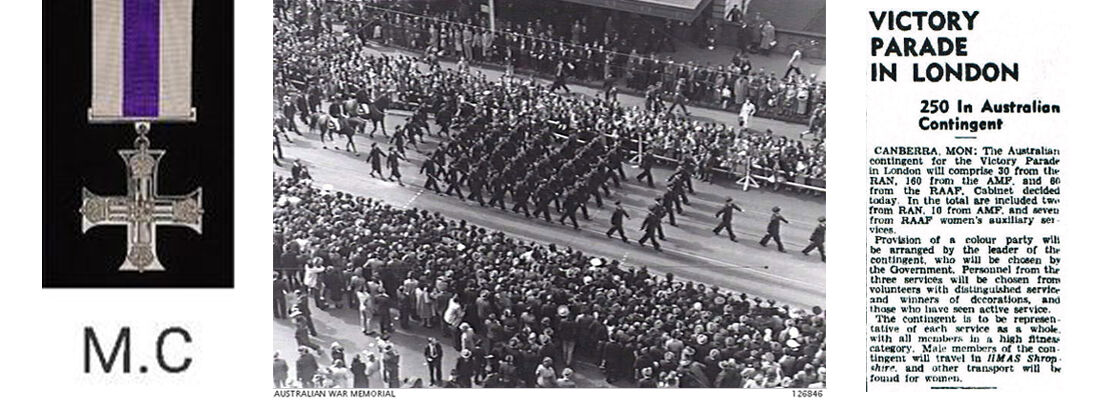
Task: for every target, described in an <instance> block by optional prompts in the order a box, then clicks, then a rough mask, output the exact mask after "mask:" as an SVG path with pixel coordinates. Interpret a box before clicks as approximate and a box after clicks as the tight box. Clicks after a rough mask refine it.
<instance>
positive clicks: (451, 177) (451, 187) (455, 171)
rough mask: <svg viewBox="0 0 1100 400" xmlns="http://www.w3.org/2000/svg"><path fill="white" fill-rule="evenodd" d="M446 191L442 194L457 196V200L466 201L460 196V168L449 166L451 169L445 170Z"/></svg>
mask: <svg viewBox="0 0 1100 400" xmlns="http://www.w3.org/2000/svg"><path fill="white" fill-rule="evenodd" d="M446 175H447V190H446V191H444V192H443V193H444V194H446V195H448V196H450V195H451V192H455V193H456V194H458V199H459V200H462V201H466V199H465V197H464V196H463V195H462V168H460V167H459V166H458V165H451V168H448V169H447V174H446Z"/></svg>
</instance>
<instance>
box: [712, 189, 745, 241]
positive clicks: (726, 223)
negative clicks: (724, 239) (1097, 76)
mask: <svg viewBox="0 0 1100 400" xmlns="http://www.w3.org/2000/svg"><path fill="white" fill-rule="evenodd" d="M733 210H737V211H738V212H744V211H742V210H741V207H738V206H737V204H734V203H733V198H730V197H727V198H726V204H724V205H722V209H720V210H718V212H717V213H715V214H714V216H715V217H718V226H716V227H714V230H713V232H714V234H715V235H717V234H720V233H721V232H722V230H723V229H725V230H726V233H729V235H730V240H732V241H734V242H736V241H737V235H734V234H733Z"/></svg>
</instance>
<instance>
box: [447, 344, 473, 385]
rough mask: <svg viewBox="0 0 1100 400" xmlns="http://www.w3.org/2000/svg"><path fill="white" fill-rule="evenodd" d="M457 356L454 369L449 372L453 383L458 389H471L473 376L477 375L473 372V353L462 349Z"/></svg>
mask: <svg viewBox="0 0 1100 400" xmlns="http://www.w3.org/2000/svg"><path fill="white" fill-rule="evenodd" d="M459 355H460V357H459V358H458V361H455V368H454V370H452V372H451V373H452V374H453V375H454V382H455V384H456V385H458V387H464V388H468V387H473V379H474V375H475V374H476V373H477V372H476V371H474V368H475V365H474V360H473V355H474V353H473V351H471V350H469V349H463V350H462V352H461V353H459Z"/></svg>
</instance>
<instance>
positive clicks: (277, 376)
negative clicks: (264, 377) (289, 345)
mask: <svg viewBox="0 0 1100 400" xmlns="http://www.w3.org/2000/svg"><path fill="white" fill-rule="evenodd" d="M289 371H290V366H288V365H287V364H286V360H284V359H282V358H280V357H279V352H278V351H276V352H275V360H274V380H275V387H276V388H281V387H283V386H286V379H287V375H288V372H289Z"/></svg>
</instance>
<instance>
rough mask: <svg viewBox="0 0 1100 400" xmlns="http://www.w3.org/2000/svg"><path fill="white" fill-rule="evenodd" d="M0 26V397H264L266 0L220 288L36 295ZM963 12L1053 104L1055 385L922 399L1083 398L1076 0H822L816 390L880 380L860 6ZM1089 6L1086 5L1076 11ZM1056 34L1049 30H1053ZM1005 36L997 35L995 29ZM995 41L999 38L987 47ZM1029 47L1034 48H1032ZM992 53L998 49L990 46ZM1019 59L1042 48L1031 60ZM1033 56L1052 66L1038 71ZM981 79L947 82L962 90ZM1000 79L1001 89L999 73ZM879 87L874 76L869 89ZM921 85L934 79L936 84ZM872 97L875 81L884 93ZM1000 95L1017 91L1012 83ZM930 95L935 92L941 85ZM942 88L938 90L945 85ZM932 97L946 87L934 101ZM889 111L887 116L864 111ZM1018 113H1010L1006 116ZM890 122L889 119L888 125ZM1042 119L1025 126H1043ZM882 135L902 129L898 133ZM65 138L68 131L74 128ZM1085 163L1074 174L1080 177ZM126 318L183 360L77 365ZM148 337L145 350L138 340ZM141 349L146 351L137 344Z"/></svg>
mask: <svg viewBox="0 0 1100 400" xmlns="http://www.w3.org/2000/svg"><path fill="white" fill-rule="evenodd" d="M6 5H7V7H6V9H5V11H6V12H5V15H6V16H7V18H5V21H4V23H3V24H0V33H2V35H0V37H2V38H3V39H0V40H3V43H4V46H3V48H4V50H5V54H6V57H5V59H4V61H3V64H0V65H3V67H2V68H3V71H4V74H3V76H4V78H5V84H4V85H3V88H4V89H5V90H4V92H5V93H4V96H0V102H2V105H3V107H2V108H0V110H3V111H4V112H5V114H6V115H5V117H6V118H5V122H7V123H6V124H4V128H5V129H4V135H3V144H2V145H0V163H2V165H3V169H0V171H2V172H0V173H2V174H3V178H2V182H4V185H5V186H4V194H5V195H4V196H0V213H2V216H0V218H2V219H0V220H2V221H4V225H3V229H2V230H0V232H2V233H0V235H2V236H0V243H2V249H3V251H4V253H6V257H4V260H5V261H6V262H5V263H4V265H3V266H2V268H4V269H3V271H4V272H3V273H2V274H0V276H2V277H3V279H4V281H5V282H6V283H7V284H6V285H4V286H3V290H0V296H2V297H0V300H3V301H2V303H0V304H4V306H5V307H4V308H5V310H4V311H5V312H4V314H3V323H2V325H0V327H2V328H3V329H0V343H3V344H5V345H6V346H5V347H6V348H5V349H4V351H3V358H2V361H0V385H2V387H0V388H2V389H0V390H3V393H4V394H3V395H0V397H3V398H12V399H23V398H76V397H80V398H110V399H149V398H156V399H174V398H199V397H208V398H236V399H253V398H266V397H269V396H270V395H271V393H272V391H271V389H270V385H271V379H270V377H271V375H270V374H271V372H270V370H269V369H268V368H269V367H268V360H269V359H270V356H271V354H270V350H271V323H270V321H269V318H270V311H269V309H268V307H270V304H269V303H268V301H267V299H268V293H269V292H268V290H269V289H268V286H267V282H268V279H269V274H270V270H269V265H270V262H271V261H270V259H269V257H271V252H270V250H269V249H270V247H269V246H270V238H271V222H270V209H269V208H268V204H269V202H270V193H271V192H270V190H271V189H270V186H269V185H270V183H269V182H270V180H269V179H270V177H271V173H272V172H271V167H270V165H269V162H270V161H269V160H270V156H269V152H270V140H271V139H270V137H269V136H268V135H269V127H270V121H271V119H270V118H271V114H270V112H271V111H270V106H269V102H270V96H271V21H270V7H271V6H270V4H269V3H268V2H266V1H248V2H241V1H238V2H237V5H236V10H235V18H236V37H235V40H236V46H235V48H236V58H235V68H236V75H235V77H236V88H235V91H236V102H235V103H236V110H235V113H236V132H235V135H236V137H235V141H236V158H235V164H236V170H235V173H236V180H235V181H236V184H237V190H236V193H235V199H236V202H237V207H236V210H235V211H236V221H235V224H236V225H235V229H236V234H237V236H236V243H237V249H236V255H235V259H236V266H235V267H236V277H235V282H236V288H234V289H232V290H195V289H176V290H104V289H87V290H60V289H52V290H43V289H41V269H40V268H41V255H40V253H41V237H42V235H41V228H40V225H41V211H42V210H41V178H42V177H41V168H40V165H41V159H40V158H39V157H40V152H41V140H40V136H39V133H38V132H41V124H40V121H41V112H42V110H41V100H42V99H41V87H42V86H41V78H42V77H41V67H42V66H41V37H40V32H41V18H40V16H41V10H40V7H39V6H38V5H37V4H35V3H34V2H11V4H6ZM937 5H938V6H942V7H945V9H946V8H949V9H955V10H959V9H980V10H981V11H982V16H981V17H980V19H979V22H978V26H977V28H978V29H977V31H976V32H973V33H970V34H969V36H970V40H971V48H972V51H973V52H975V53H978V52H980V53H982V54H988V56H984V57H978V58H977V59H982V58H990V59H997V58H1004V59H1015V60H1018V62H1020V63H1021V74H1022V76H1021V77H1022V80H1023V81H1024V82H1022V83H1021V86H1022V85H1023V84H1027V85H1034V86H1035V87H1039V88H1041V89H1042V90H1043V92H1044V93H1049V94H1048V95H1049V96H1051V97H1054V93H1053V92H1054V91H1056V90H1057V91H1060V92H1062V93H1061V94H1060V95H1058V98H1059V101H1060V102H1061V104H1062V105H1063V114H1062V115H1061V116H1060V118H1061V119H1062V121H1063V125H1062V126H1063V127H1065V128H1064V129H1063V130H1062V131H1061V132H1059V133H1058V136H1059V137H1060V138H1061V140H1063V145H1061V146H1060V147H1061V148H1062V149H1063V151H1065V153H1063V159H1064V163H1065V165H1064V167H1065V168H1064V170H1065V174H1064V175H1063V178H1064V182H1065V184H1064V185H1063V186H1064V188H1063V190H1065V194H1064V195H1063V200H1064V207H1063V209H1062V211H1063V218H1064V219H1065V223H1064V225H1063V226H1064V227H1065V229H1066V232H1065V233H1064V234H1063V235H1062V238H1063V240H1064V242H1063V249H1064V257H1063V260H1064V261H1063V276H1062V277H1063V279H1064V280H1065V282H1064V289H1065V291H1064V292H1063V296H1062V298H1063V301H1064V302H1065V303H1067V304H1070V305H1071V307H1075V309H1076V311H1075V312H1074V313H1072V314H1068V315H1064V316H1063V319H1064V321H1063V323H1062V328H1063V330H1064V332H1065V333H1064V334H1063V339H1064V340H1065V344H1064V346H1063V348H1065V349H1069V350H1070V351H1067V352H1066V353H1065V354H1063V356H1065V357H1066V360H1065V361H1064V362H1063V363H1062V366H1063V368H1064V369H1063V370H1064V371H1065V376H1064V379H1063V382H1065V383H1066V384H1067V386H1066V387H1063V388H1055V387H1048V386H1042V385H1034V386H1028V387H1023V388H1020V389H1018V390H1011V391H998V392H974V391H966V392H936V393H935V394H934V395H935V396H937V398H974V397H993V396H996V397H998V398H1018V397H1023V396H1025V395H1027V396H1028V397H1033V396H1034V393H1032V394H1026V393H1028V392H1032V391H1034V392H1040V393H1052V394H1054V393H1057V394H1058V395H1067V394H1068V395H1069V396H1070V398H1075V397H1079V396H1084V394H1085V393H1087V392H1085V390H1086V389H1087V388H1088V386H1089V385H1090V384H1092V383H1093V382H1094V381H1095V380H1094V379H1090V378H1092V376H1091V375H1092V372H1093V371H1094V370H1095V368H1094V366H1093V365H1091V363H1090V361H1092V360H1094V359H1095V356H1096V350H1095V345H1094V344H1093V342H1094V341H1095V339H1094V338H1093V332H1094V331H1093V330H1092V326H1091V325H1095V324H1093V323H1092V320H1093V319H1094V318H1095V316H1094V315H1092V314H1093V313H1094V312H1096V311H1095V309H1096V307H1095V305H1096V304H1097V301H1096V298H1095V297H1094V296H1093V294H1094V293H1095V292H1096V290H1095V289H1093V287H1094V285H1095V283H1096V282H1097V280H1096V279H1095V278H1096V272H1095V270H1096V269H1097V265H1096V262H1094V261H1093V259H1092V257H1089V255H1091V254H1090V253H1091V251H1092V250H1093V249H1094V248H1095V245H1093V244H1092V243H1091V242H1092V241H1093V237H1094V236H1095V229H1090V228H1093V227H1095V226H1096V217H1095V215H1094V211H1093V207H1090V205H1091V204H1089V203H1091V202H1092V200H1093V199H1095V197H1094V196H1093V195H1094V189H1093V187H1092V185H1093V181H1094V180H1095V178H1094V177H1093V176H1092V173H1093V172H1094V171H1095V169H1094V168H1090V167H1091V163H1088V162H1087V160H1090V159H1092V158H1094V157H1095V156H1094V155H1093V154H1092V151H1094V148H1095V145H1094V144H1095V143H1096V142H1097V140H1096V139H1095V136H1096V125H1095V123H1094V122H1092V121H1093V120H1094V118H1089V117H1091V116H1092V115H1094V114H1096V113H1097V112H1098V109H1100V104H1098V102H1097V101H1096V99H1095V93H1096V86H1097V85H1096V83H1095V82H1094V81H1093V80H1092V79H1093V78H1092V77H1091V75H1094V74H1093V73H1092V72H1093V71H1094V70H1095V68H1096V64H1095V63H1094V62H1092V61H1093V60H1094V59H1095V56H1094V55H1093V52H1094V51H1095V48H1096V46H1095V41H1094V40H1092V39H1091V36H1094V33H1093V32H1095V26H1097V21H1095V20H1094V18H1093V15H1095V14H1093V13H1092V11H1093V10H1092V8H1095V7H1094V6H1093V4H1092V3H1091V2H1082V4H1081V5H1075V3H1071V2H1069V1H1047V2H1030V1H1007V2H1006V1H1001V2H993V1H988V2H981V1H968V2H959V1H954V2H946V1H944V2H926V1H913V0H911V1H869V0H860V1H837V0H834V1H832V2H830V3H829V4H828V26H829V27H830V28H829V30H828V40H827V44H828V49H827V50H828V55H829V69H830V74H829V75H830V76H829V82H828V84H829V88H828V89H829V96H830V98H829V104H828V108H829V111H830V118H829V120H828V123H829V127H828V129H829V131H830V132H831V135H830V138H829V144H828V151H829V153H830V157H829V166H828V167H829V170H830V171H829V175H830V177H831V180H830V186H829V192H830V196H829V200H828V204H829V207H828V218H829V220H830V222H831V224H830V225H831V228H832V229H831V230H830V233H829V236H830V253H831V254H830V255H831V258H830V260H831V261H830V262H829V264H828V268H829V273H828V286H827V288H828V301H827V309H828V310H829V325H830V330H829V334H830V335H829V339H828V348H829V353H830V355H831V359H830V363H829V366H828V374H829V379H828V382H829V389H828V390H827V391H826V392H825V397H833V398H845V399H848V398H881V397H882V396H883V395H884V394H883V393H870V394H868V393H865V392H864V390H865V387H864V382H865V376H864V371H865V362H864V360H865V352H864V349H865V343H864V335H863V332H864V326H865V325H864V299H863V293H864V269H865V267H864V259H865V257H864V243H863V237H864V236H865V235H864V225H865V216H864V211H865V210H864V209H863V205H864V203H865V197H866V195H865V193H866V188H865V185H864V181H865V179H864V177H865V169H866V168H865V166H864V164H863V160H864V159H865V153H864V150H865V141H864V138H865V136H864V118H865V117H867V116H866V115H865V113H864V110H865V108H864V100H865V98H864V95H865V85H866V84H867V76H868V75H867V74H868V72H867V71H868V67H867V65H866V62H865V60H866V59H867V58H868V57H867V54H868V52H869V39H868V36H867V33H868V31H869V30H870V29H871V28H870V22H869V20H868V15H867V12H866V10H867V9H868V8H869V7H876V8H879V9H884V8H886V7H892V8H895V9H925V10H927V9H932V8H933V7H935V6H937ZM1084 7H1088V8H1084ZM1058 27H1060V28H1063V29H1060V30H1059V29H1054V28H1058ZM1005 39H1011V40H1005ZM996 41H1001V43H1000V44H998V43H996ZM1037 53H1038V54H1037ZM993 54H996V55H997V57H994V56H993ZM1033 58H1040V59H1048V60H1049V59H1053V60H1055V63H1053V64H1051V65H1046V66H1044V65H1043V64H1040V63H1037V62H1035V61H1033ZM1045 68H1051V69H1050V70H1049V71H1050V72H1053V73H1054V76H1047V77H1044V76H1042V75H1041V74H1043V73H1044V69H1045ZM893 86H896V90H898V91H899V92H897V93H893V92H890V93H889V95H884V96H882V97H881V98H876V99H875V100H874V101H876V102H896V103H897V107H899V108H901V109H904V110H905V113H904V114H902V116H905V117H906V118H904V119H898V123H899V124H902V127H901V128H903V129H905V131H911V130H910V128H909V126H910V125H909V124H911V122H910V120H909V119H908V117H909V116H912V115H914V114H913V112H912V111H911V109H912V108H913V107H915V106H914V105H913V104H912V102H911V100H910V99H911V98H919V96H918V97H913V96H914V94H913V93H911V92H905V88H904V87H902V86H903V85H901V84H898V85H893ZM978 86H981V85H966V86H964V87H959V89H962V90H966V91H973V90H977V89H975V88H977V87H978ZM1002 86H1004V87H1005V88H1006V89H1007V88H1009V87H1010V85H1008V84H1003V85H1002ZM882 87H883V88H885V86H882ZM936 87H937V90H941V89H939V88H940V87H942V90H948V89H949V88H951V87H950V86H946V85H942V84H940V85H937V86H936ZM883 93H884V94H885V93H887V92H886V91H885V90H883ZM1014 93H1016V94H1017V95H1015V96H1013V98H1027V96H1025V95H1026V94H1027V93H1022V92H1014ZM945 95H946V94H945ZM951 97H953V96H951ZM951 97H949V98H951ZM881 117H882V118H892V116H891V115H881ZM1019 123H1020V122H1014V124H1019ZM901 128H899V129H901ZM1043 129H1049V128H1046V127H1041V126H1040V127H1037V130H1036V131H1037V132H1045V131H1044V130H1043ZM898 132H903V131H902V130H899V131H898ZM74 134H76V133H74ZM1085 171H1088V172H1085ZM123 324H125V325H130V326H131V327H132V328H133V332H132V335H133V338H132V339H133V341H134V342H133V345H134V348H135V354H134V357H135V358H134V359H135V367H136V366H137V365H142V364H145V365H149V366H151V367H152V366H155V361H154V359H153V358H152V354H147V353H142V352H141V351H142V350H144V349H149V350H146V351H151V349H152V346H151V344H152V341H154V340H155V339H156V338H155V334H156V333H157V332H159V330H160V329H162V328H165V327H167V326H171V325H176V324H179V325H183V326H186V327H187V328H188V329H189V330H190V331H191V332H192V334H193V336H194V343H192V344H191V345H188V346H178V347H177V348H180V349H188V351H189V352H190V356H191V357H193V358H195V361H194V365H193V367H192V368H191V370H190V371H188V372H187V373H185V374H180V375H168V374H163V373H150V374H146V375H140V374H130V376H123V375H121V374H119V375H115V376H113V377H108V376H106V375H85V374H83V373H82V368H83V342H82V327H83V326H85V325H94V326H96V327H97V328H99V333H100V335H101V341H102V342H105V343H104V344H105V345H106V342H107V341H108V340H109V339H103V337H106V336H112V337H113V335H114V332H113V331H114V330H115V329H116V328H117V326H119V325H123ZM143 343H148V345H146V344H143ZM145 346H148V347H145ZM521 395H522V396H525V397H529V398H532V399H537V398H551V397H555V396H561V395H563V393H562V392H561V391H525V392H522V394H521V393H520V392H517V391H512V390H495V391H478V392H473V391H463V392H461V393H445V392H440V391H435V390H425V391H414V392H410V391H403V392H399V393H398V397H401V398H412V397H417V398H426V397H428V396H433V397H434V396H479V397H487V398H514V397H515V396H521ZM569 395H571V396H572V395H577V396H600V397H609V396H614V397H627V396H629V397H637V398H666V397H668V396H669V395H674V396H692V397H714V398H733V397H737V398H792V397H794V396H793V395H792V392H791V391H787V390H772V391H735V392H725V391H704V390H697V391H691V392H676V393H673V392H668V391H639V390H615V391H609V390H580V391H575V392H571V393H569ZM889 396H890V397H891V398H903V399H904V398H916V397H918V396H919V397H921V398H926V397H927V394H925V393H890V394H889Z"/></svg>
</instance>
